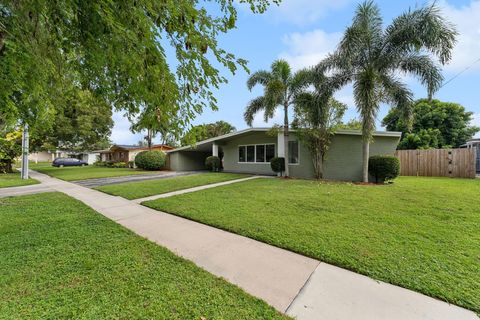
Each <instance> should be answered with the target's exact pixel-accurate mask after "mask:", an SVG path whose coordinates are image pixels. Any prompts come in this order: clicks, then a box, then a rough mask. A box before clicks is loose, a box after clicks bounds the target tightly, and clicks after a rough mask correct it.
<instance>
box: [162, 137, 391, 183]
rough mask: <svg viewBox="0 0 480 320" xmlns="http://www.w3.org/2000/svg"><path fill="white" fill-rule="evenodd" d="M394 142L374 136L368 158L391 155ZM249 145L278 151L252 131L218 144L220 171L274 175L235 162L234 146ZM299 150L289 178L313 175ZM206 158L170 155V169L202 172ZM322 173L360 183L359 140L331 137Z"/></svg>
mask: <svg viewBox="0 0 480 320" xmlns="http://www.w3.org/2000/svg"><path fill="white" fill-rule="evenodd" d="M296 139H297V138H296V136H295V134H294V133H291V134H290V136H289V140H296ZM398 140H399V138H398V137H383V136H376V137H375V138H374V141H373V142H372V143H371V145H370V155H377V154H390V155H393V154H394V153H395V149H396V147H397V144H398ZM253 144H275V153H276V154H277V152H278V147H277V137H271V136H269V135H267V133H266V132H252V133H250V134H248V135H245V136H240V137H237V138H234V139H232V140H230V141H228V142H223V143H221V144H220V150H221V151H223V154H224V157H223V167H224V170H225V171H228V172H245V173H253V174H263V175H274V174H275V173H274V172H273V171H272V169H271V168H270V163H240V162H239V161H238V146H240V145H253ZM299 149H300V150H299V163H298V164H291V165H289V169H290V176H292V177H297V178H305V179H312V178H313V177H314V174H313V164H312V160H311V156H310V153H309V151H308V149H307V147H306V146H304V145H303V144H301V143H300V145H299ZM208 155H210V154H208V153H201V152H195V151H194V152H187V151H184V152H182V151H179V152H173V153H170V159H169V163H170V168H171V170H176V171H185V170H198V169H204V166H203V163H204V160H205V158H206V157H207V156H208ZM192 168H194V169H192ZM324 170H325V171H324V173H325V176H324V178H325V179H331V180H345V181H360V180H361V179H362V137H361V136H360V135H346V134H337V135H335V136H334V137H333V140H332V144H331V146H330V149H329V151H328V154H327V158H326V160H325V167H324Z"/></svg>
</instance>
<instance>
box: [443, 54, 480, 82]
mask: <svg viewBox="0 0 480 320" xmlns="http://www.w3.org/2000/svg"><path fill="white" fill-rule="evenodd" d="M478 62H480V58H478V59H477V60H475V61H474V62H473V63H472V64H470V65H469V66H467V67H466V68H465V69H463V70H462V71H460V72H459V73H457V74H456V75H454V76H453V77H451V78H450V79H449V80H448V81H446V82H445V83H443V84H442V85H441V86H440V88H439V89H441V88H443V87H444V86H446V85H447V84H449V83H450V82H452V81H453V80H455V79H456V78H458V77H459V76H460V75H461V74H462V73H464V72H465V71H467V70H469V69H471V68H472V67H473V66H474V65H475V64H476V63H478Z"/></svg>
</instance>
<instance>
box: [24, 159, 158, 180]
mask: <svg viewBox="0 0 480 320" xmlns="http://www.w3.org/2000/svg"><path fill="white" fill-rule="evenodd" d="M30 169H32V170H35V171H38V172H41V173H45V174H48V175H49V176H52V177H55V178H58V179H62V180H66V181H74V180H84V179H95V178H107V177H120V176H130V175H135V174H147V173H151V171H143V170H139V169H130V168H107V167H96V166H92V165H90V166H86V167H63V168H56V167H52V164H51V163H38V164H31V165H30Z"/></svg>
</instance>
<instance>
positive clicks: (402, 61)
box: [317, 1, 457, 182]
mask: <svg viewBox="0 0 480 320" xmlns="http://www.w3.org/2000/svg"><path fill="white" fill-rule="evenodd" d="M456 35H457V32H456V30H455V28H454V27H453V26H452V25H451V24H450V23H449V22H448V21H446V20H445V18H444V17H443V16H442V15H441V12H440V10H439V8H438V7H437V6H436V5H430V6H426V7H421V8H417V9H414V10H408V11H407V12H405V13H403V14H401V15H400V16H398V17H397V18H395V19H394V20H393V22H392V23H391V24H390V25H388V26H386V27H384V23H383V19H382V16H381V14H380V10H379V8H378V6H377V5H376V4H375V3H374V2H372V1H367V2H364V3H363V4H360V5H359V6H358V8H357V11H356V13H355V16H354V18H353V22H352V24H351V26H350V27H348V28H347V29H346V31H345V33H344V35H343V38H342V40H341V42H340V44H339V46H338V48H337V50H336V51H335V52H334V53H333V54H330V55H329V56H328V57H327V58H326V59H325V60H324V61H323V62H321V63H320V64H319V65H318V66H317V68H318V69H317V70H318V72H319V74H321V75H323V74H324V72H332V73H333V77H334V78H335V79H336V81H334V82H333V83H334V84H335V85H334V86H335V87H337V88H340V87H342V86H344V85H347V84H349V83H353V90H354V98H355V103H356V105H357V109H358V112H359V114H360V120H361V121H362V132H363V181H365V182H367V181H368V158H369V145H370V142H371V141H372V136H373V132H374V130H375V121H376V119H377V114H378V110H379V107H380V104H381V103H388V104H390V105H392V106H395V107H397V108H398V109H399V110H401V111H402V114H403V116H404V117H406V118H409V117H410V116H411V109H412V108H411V102H412V96H413V94H412V92H411V91H410V90H409V89H408V88H407V86H406V84H405V83H404V82H403V81H402V78H401V77H400V76H401V75H402V74H409V75H412V76H414V77H416V78H417V79H419V81H420V82H421V83H422V84H423V85H424V86H426V87H427V90H428V94H429V96H430V97H431V96H432V95H433V93H434V92H435V91H436V90H438V89H439V88H440V86H441V83H442V81H443V76H442V74H441V69H440V65H443V64H445V63H447V62H448V61H449V60H450V59H451V53H452V49H453V47H454V45H455V41H456V40H455V39H456Z"/></svg>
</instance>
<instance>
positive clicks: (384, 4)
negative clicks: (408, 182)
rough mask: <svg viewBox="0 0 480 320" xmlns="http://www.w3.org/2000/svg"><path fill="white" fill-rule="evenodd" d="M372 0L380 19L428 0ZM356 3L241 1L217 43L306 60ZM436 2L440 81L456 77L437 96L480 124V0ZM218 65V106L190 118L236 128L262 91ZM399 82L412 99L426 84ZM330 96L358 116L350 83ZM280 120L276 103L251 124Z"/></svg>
mask: <svg viewBox="0 0 480 320" xmlns="http://www.w3.org/2000/svg"><path fill="white" fill-rule="evenodd" d="M376 2H377V4H378V5H379V7H380V9H381V12H382V15H383V17H384V23H385V24H389V23H390V22H391V21H392V19H393V18H395V17H396V16H398V15H400V14H401V13H403V12H404V11H406V10H408V9H409V8H415V7H418V6H421V5H425V4H426V3H428V2H425V1H410V0H402V1H392V0H377V1H376ZM358 3H359V1H358V0H355V1H353V0H335V1H331V0H283V1H282V3H281V4H280V5H279V6H271V7H270V8H269V10H268V11H267V12H266V13H264V14H261V15H260V14H253V13H251V12H250V11H249V9H248V8H247V7H246V6H242V5H239V15H238V17H239V19H238V21H237V29H234V30H232V31H230V32H229V33H228V34H226V35H222V36H220V38H219V46H220V47H222V48H224V49H226V50H227V51H229V52H232V53H234V54H235V55H237V56H238V57H241V58H244V59H246V60H248V61H249V63H248V68H249V69H250V71H252V72H254V71H257V70H262V69H267V70H268V69H269V68H270V65H271V63H272V62H273V61H274V60H276V59H279V58H282V59H286V60H287V61H288V62H289V63H290V65H291V66H292V68H293V69H294V70H298V69H301V68H304V67H309V66H312V65H315V64H317V63H318V62H320V61H321V60H322V58H324V57H325V56H326V55H327V54H328V53H329V52H332V51H333V50H335V48H336V46H337V44H338V41H339V40H340V38H341V36H342V33H343V31H344V30H345V28H346V27H347V26H348V25H349V24H350V22H351V19H352V17H353V15H354V12H355V9H356V7H357V5H358ZM437 4H438V5H439V6H440V7H441V8H442V12H443V14H444V16H445V17H446V18H447V19H448V20H449V21H450V22H451V23H453V24H454V25H455V26H456V28H457V30H458V32H459V36H458V42H457V45H456V47H455V49H454V52H453V58H452V61H451V62H450V63H449V64H448V65H446V66H445V67H444V68H443V74H444V77H445V81H449V80H451V79H452V78H454V79H453V80H451V81H450V82H449V83H448V84H446V85H445V86H444V87H442V88H441V89H440V90H439V91H438V92H437V93H436V95H435V98H437V99H440V100H442V101H451V102H457V103H460V104H462V105H463V106H464V107H465V108H466V109H467V110H468V111H472V112H474V120H473V124H476V125H478V126H480V86H479V85H480V0H448V1H446V0H443V1H437ZM475 62H476V63H475ZM467 68H468V70H465V69H467ZM221 72H222V74H223V75H225V76H226V77H227V79H228V83H227V84H224V85H222V86H221V88H220V89H219V90H215V91H214V93H215V96H216V98H217V100H218V106H219V110H217V111H212V110H205V111H204V112H203V114H201V115H199V116H198V117H197V118H196V119H195V120H194V121H193V123H192V125H196V124H202V123H209V122H215V121H219V120H224V121H227V122H229V123H231V124H232V125H233V126H235V127H236V128H237V130H241V129H245V128H247V124H246V123H245V122H244V120H243V112H244V109H245V107H246V105H247V104H248V102H249V101H250V100H251V99H253V98H255V97H257V96H258V95H260V94H261V93H262V90H261V88H260V87H256V88H254V89H253V90H252V91H249V90H248V89H247V86H246V81H247V79H248V76H249V74H248V73H247V72H245V71H243V70H239V71H238V72H237V73H236V74H235V75H232V74H230V73H229V71H228V70H226V69H221ZM459 73H460V74H459ZM405 81H406V83H407V85H408V86H409V87H410V89H411V90H412V91H413V92H414V95H415V99H419V98H424V97H426V89H425V88H424V87H422V86H421V85H420V84H419V83H418V81H416V80H415V79H414V78H411V77H406V78H405ZM335 98H336V99H337V100H340V101H342V102H344V103H346V104H347V105H348V107H349V108H348V110H347V112H346V114H345V117H344V121H348V120H350V119H352V118H357V117H358V114H357V111H356V109H355V103H354V99H353V94H352V88H351V86H349V87H345V88H344V89H342V90H340V91H338V92H337V93H336V94H335ZM388 108H389V106H387V105H383V106H382V107H381V109H380V112H379V115H378V119H377V120H378V121H377V129H378V130H382V127H381V124H380V122H381V119H383V117H384V116H385V115H386V113H387V112H388ZM282 119H283V116H282V113H281V111H280V110H278V112H277V113H276V115H275V117H274V118H273V119H272V120H271V121H269V122H268V123H265V122H264V121H263V115H262V114H259V115H258V116H257V117H256V118H255V120H254V122H253V126H257V127H259V126H261V127H265V126H271V125H273V124H276V123H282ZM114 122H115V125H114V128H113V130H112V135H111V140H112V142H114V143H119V144H135V143H137V142H138V141H140V140H142V137H143V135H142V134H132V133H131V132H130V130H129V128H130V123H129V122H128V120H127V119H125V118H124V117H123V115H122V113H118V112H116V113H114ZM478 136H479V137H480V135H478ZM157 142H158V141H157Z"/></svg>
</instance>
